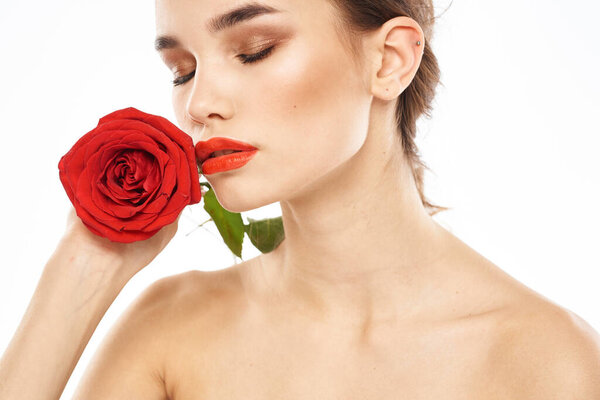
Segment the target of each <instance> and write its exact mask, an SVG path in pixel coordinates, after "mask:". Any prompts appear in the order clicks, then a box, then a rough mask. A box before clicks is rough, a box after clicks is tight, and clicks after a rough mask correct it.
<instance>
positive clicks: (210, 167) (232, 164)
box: [202, 150, 258, 175]
mask: <svg viewBox="0 0 600 400" xmlns="http://www.w3.org/2000/svg"><path fill="white" fill-rule="evenodd" d="M257 151H258V150H252V151H239V152H237V153H231V154H226V155H224V156H219V157H213V158H209V159H208V160H206V161H204V162H203V163H202V175H210V174H214V173H217V172H223V171H229V170H232V169H237V168H241V167H243V166H244V165H246V163H247V162H248V161H250V160H251V159H252V157H254V156H255V155H256V152H257Z"/></svg>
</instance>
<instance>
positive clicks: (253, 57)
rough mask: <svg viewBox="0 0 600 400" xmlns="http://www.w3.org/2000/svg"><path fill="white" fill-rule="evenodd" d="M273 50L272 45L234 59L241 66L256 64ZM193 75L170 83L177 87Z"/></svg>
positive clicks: (191, 74) (193, 72) (192, 73)
mask: <svg viewBox="0 0 600 400" xmlns="http://www.w3.org/2000/svg"><path fill="white" fill-rule="evenodd" d="M274 48H275V45H273V46H271V47H267V48H266V49H264V50H261V51H259V52H258V53H254V54H250V55H246V54H239V55H237V56H236V57H237V58H239V59H240V60H242V64H252V63H255V62H258V61H260V60H262V59H264V58H267V57H268V56H269V54H271V52H272V51H273V49H274ZM195 73H196V71H192V72H191V73H189V74H187V75H185V76H180V77H177V78H175V79H173V81H172V83H173V86H179V85H182V84H184V83H186V82H187V81H189V80H190V79H192V77H193V76H194V74H195Z"/></svg>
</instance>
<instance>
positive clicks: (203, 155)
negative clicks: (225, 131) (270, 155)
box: [194, 137, 258, 163]
mask: <svg viewBox="0 0 600 400" xmlns="http://www.w3.org/2000/svg"><path fill="white" fill-rule="evenodd" d="M194 147H195V150H196V160H197V161H198V162H199V163H203V162H204V161H206V160H207V159H208V158H209V157H210V155H211V153H213V152H215V151H219V150H242V151H244V150H246V151H247V150H258V149H257V148H256V147H254V146H252V145H250V144H248V143H244V142H242V141H239V140H235V139H229V138H226V137H213V138H210V139H208V140H207V141H204V142H203V141H199V142H198V143H196V146H194Z"/></svg>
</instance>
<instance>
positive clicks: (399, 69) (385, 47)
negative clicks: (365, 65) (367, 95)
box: [369, 16, 425, 100]
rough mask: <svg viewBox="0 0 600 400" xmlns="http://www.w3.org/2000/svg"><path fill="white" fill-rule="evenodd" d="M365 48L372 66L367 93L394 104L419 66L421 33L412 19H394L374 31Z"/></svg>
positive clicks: (423, 38) (422, 41) (422, 47)
mask: <svg viewBox="0 0 600 400" xmlns="http://www.w3.org/2000/svg"><path fill="white" fill-rule="evenodd" d="M417 42H421V44H420V45H417ZM369 44H371V47H370V48H371V50H372V51H371V54H372V57H373V58H372V63H371V65H373V66H374V68H373V69H372V70H371V71H370V73H371V93H372V94H373V95H374V96H375V97H378V98H380V99H382V100H394V99H396V98H397V97H398V96H400V94H401V93H402V92H403V91H404V90H405V89H406V87H408V85H409V84H410V82H412V80H413V78H414V76H415V75H416V73H417V70H418V69H419V66H420V65H421V59H422V57H423V49H424V48H425V35H424V34H423V30H422V29H421V27H420V26H419V24H418V23H417V22H416V21H415V20H413V19H412V18H409V17H404V16H402V17H395V18H392V19H390V20H389V21H387V22H386V23H385V24H383V25H382V26H381V28H379V29H378V30H377V32H376V33H375V34H374V36H372V37H371V38H370V39H369Z"/></svg>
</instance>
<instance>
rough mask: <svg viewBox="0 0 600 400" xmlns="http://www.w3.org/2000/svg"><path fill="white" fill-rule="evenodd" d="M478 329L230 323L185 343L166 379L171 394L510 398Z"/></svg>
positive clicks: (353, 399)
mask: <svg viewBox="0 0 600 400" xmlns="http://www.w3.org/2000/svg"><path fill="white" fill-rule="evenodd" d="M475 333H476V331H473V332H471V333H469V332H466V331H461V332H457V331H455V330H437V329H433V330H429V331H426V332H425V331H423V332H420V333H419V332H396V333H395V334H392V335H390V332H387V333H382V332H380V336H378V334H377V333H372V334H370V336H369V339H368V340H366V341H362V339H361V340H357V339H354V338H352V339H350V338H349V336H347V335H345V334H344V332H341V331H328V330H324V331H319V330H318V329H312V330H309V331H307V330H301V329H296V328H295V327H294V326H288V327H281V326H279V327H274V326H265V325H261V324H256V325H254V326H252V325H251V324H249V325H244V326H235V325H231V326H229V327H228V329H226V330H220V334H219V335H212V336H211V339H210V341H209V342H207V338H206V337H205V335H200V336H201V337H203V339H201V340H199V341H197V342H196V343H194V341H193V340H192V341H190V342H189V343H183V342H182V343H180V346H179V348H180V349H181V350H180V351H179V352H176V353H175V354H174V356H175V357H174V359H173V360H171V363H170V367H169V368H170V370H171V373H170V374H167V377H168V378H170V380H169V381H168V382H167V386H168V389H169V390H168V391H169V393H170V394H171V400H225V399H227V400H238V399H239V400H242V399H243V400H274V399H286V400H300V399H302V400H306V399H319V400H334V399H336V400H338V399H343V400H359V399H360V400H367V399H377V400H388V399H389V400H391V399H414V400H416V399H423V400H425V399H442V398H443V399H447V400H452V399H462V400H464V399H481V398H486V399H495V398H506V396H507V395H508V393H504V392H503V389H502V388H499V387H497V384H496V383H495V381H494V379H493V376H494V375H493V368H491V367H492V366H493V363H492V362H490V358H489V355H490V343H489V341H487V340H484V339H483V338H482V335H481V334H480V335H479V336H478V335H476V334H475ZM479 333H481V332H479ZM363 339H364V338H363ZM207 343H210V345H207ZM183 349H185V350H183Z"/></svg>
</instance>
